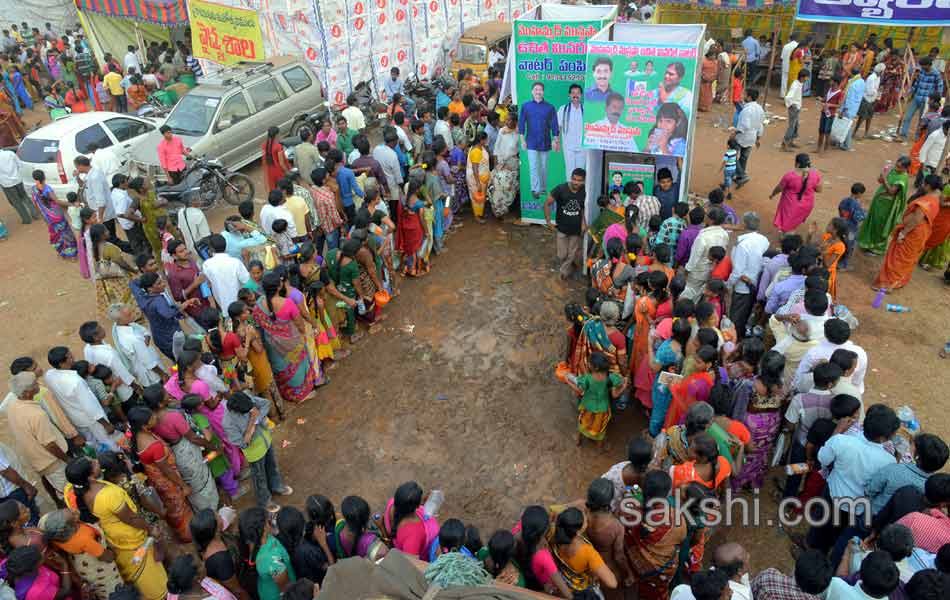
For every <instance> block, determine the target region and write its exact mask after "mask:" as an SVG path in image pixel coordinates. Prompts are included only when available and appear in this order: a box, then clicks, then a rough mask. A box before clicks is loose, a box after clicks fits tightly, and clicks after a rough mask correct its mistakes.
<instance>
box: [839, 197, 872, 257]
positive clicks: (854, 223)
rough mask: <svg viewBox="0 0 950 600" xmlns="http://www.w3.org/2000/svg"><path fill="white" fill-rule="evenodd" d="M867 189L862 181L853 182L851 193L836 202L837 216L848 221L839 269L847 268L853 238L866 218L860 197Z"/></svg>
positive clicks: (856, 235) (866, 214)
mask: <svg viewBox="0 0 950 600" xmlns="http://www.w3.org/2000/svg"><path fill="white" fill-rule="evenodd" d="M865 191H867V190H866V188H865V187H864V184H863V183H860V182H858V183H855V184H853V185H852V186H851V195H850V196H848V197H847V198H845V199H844V200H842V201H841V202H839V203H838V216H839V217H841V218H842V219H844V220H845V221H846V222H847V223H848V239H847V240H845V244H846V245H847V248H846V249H845V252H844V256H842V257H841V260H839V261H838V267H839V268H840V269H841V270H846V269H847V268H848V259H849V258H851V253H852V252H854V240H855V239H857V237H858V228H859V227H861V221H863V220H864V219H866V218H867V216H868V213H867V211H866V210H864V207H863V206H862V205H861V198H862V197H863V196H864V192H865Z"/></svg>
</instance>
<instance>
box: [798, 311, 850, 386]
mask: <svg viewBox="0 0 950 600" xmlns="http://www.w3.org/2000/svg"><path fill="white" fill-rule="evenodd" d="M850 337H851V326H850V325H848V323H847V322H845V321H843V320H841V319H828V320H827V321H826V322H825V339H823V340H821V341H819V342H818V343H817V344H816V345H815V347H814V348H812V349H811V350H809V351H808V352H807V353H806V354H805V356H804V357H803V358H802V362H801V363H799V365H798V369H797V370H796V371H795V379H794V381H793V383H792V385H793V387H794V389H802V385H803V383H804V379H803V376H804V374H805V373H808V372H810V371H812V370H813V369H814V368H815V365H817V364H818V363H820V362H824V361H827V360H828V359H829V358H831V355H832V354H834V351H835V350H837V349H838V348H844V349H845V350H850V351H852V352H854V353H855V354H857V355H858V365H857V367H855V369H854V373H852V375H851V383H853V384H854V385H855V386H856V387H857V388H858V390H859V391H860V392H861V394H864V376H865V375H866V374H867V370H868V354H867V352H865V351H864V348H862V347H861V346H858V345H857V344H855V343H854V342H852V341H850V340H849V338H850Z"/></svg>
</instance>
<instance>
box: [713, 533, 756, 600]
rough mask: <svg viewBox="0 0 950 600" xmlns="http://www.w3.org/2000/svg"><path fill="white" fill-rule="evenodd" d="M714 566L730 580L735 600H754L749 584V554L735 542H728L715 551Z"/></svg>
mask: <svg viewBox="0 0 950 600" xmlns="http://www.w3.org/2000/svg"><path fill="white" fill-rule="evenodd" d="M712 562H713V565H714V567H715V569H716V570H717V571H721V572H723V573H725V574H726V577H728V578H729V587H730V588H731V589H732V598H733V600H752V585H751V583H750V582H749V552H748V551H747V550H746V549H745V548H743V547H742V546H740V545H739V544H737V543H735V542H726V543H724V544H722V545H721V546H717V547H716V549H715V550H714V551H713V559H712Z"/></svg>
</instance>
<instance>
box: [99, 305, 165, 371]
mask: <svg viewBox="0 0 950 600" xmlns="http://www.w3.org/2000/svg"><path fill="white" fill-rule="evenodd" d="M108 317H109V319H111V320H112V322H113V323H114V325H113V326H112V341H113V342H115V349H116V350H117V351H118V353H119V355H120V356H121V358H122V361H123V365H128V368H129V370H131V371H132V375H134V376H135V380H136V381H137V382H138V384H139V385H140V386H142V387H143V388H144V387H148V386H150V385H152V384H153V383H161V382H162V380H164V379H166V378H167V373H166V371H165V367H164V365H162V361H161V359H160V358H159V357H158V352H156V351H155V346H154V345H153V344H152V340H151V336H150V335H149V332H148V329H146V328H144V327H142V326H141V325H139V324H138V323H136V322H135V316H134V314H133V313H132V308H131V307H130V306H129V305H127V304H113V305H112V306H110V307H109V309H108Z"/></svg>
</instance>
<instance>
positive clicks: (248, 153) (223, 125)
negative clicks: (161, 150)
mask: <svg viewBox="0 0 950 600" xmlns="http://www.w3.org/2000/svg"><path fill="white" fill-rule="evenodd" d="M321 103H323V92H322V91H321V89H320V80H319V79H318V78H317V76H316V75H315V74H314V73H313V71H311V70H310V67H309V66H308V65H307V63H306V62H304V61H303V60H301V59H297V58H294V57H290V56H285V57H277V58H274V59H271V60H270V61H269V62H266V63H259V62H255V63H241V64H240V65H237V66H235V67H231V68H228V69H224V70H222V71H220V72H218V73H216V74H214V75H211V76H209V77H205V78H202V79H201V83H199V84H198V86H196V87H195V88H193V89H191V90H190V91H189V92H188V93H187V94H186V95H185V96H183V97H182V98H181V99H180V100H179V101H178V104H176V105H175V108H174V110H172V112H171V114H170V115H168V119H167V120H166V121H165V124H166V125H168V126H169V127H171V128H172V131H173V132H174V133H175V135H177V136H179V137H181V139H182V141H183V142H184V144H185V146H186V147H188V148H191V150H192V153H193V154H194V155H196V156H206V155H207V156H210V157H214V158H217V159H218V160H220V161H221V162H222V163H223V164H224V166H225V167H227V168H228V169H231V170H236V169H240V168H241V167H243V166H244V165H247V164H249V163H251V162H252V161H254V160H256V159H257V158H259V157H260V156H261V153H262V152H261V146H262V145H263V143H264V140H265V139H266V137H267V128H268V127H270V126H272V125H276V126H278V127H280V130H281V133H282V134H287V133H289V132H290V127H291V124H292V123H293V122H294V118H295V117H296V116H297V115H299V114H301V113H304V112H308V111H312V110H313V109H314V108H315V107H316V106H317V105H319V104H321ZM159 141H161V134H160V133H159V132H158V131H157V130H156V131H153V132H152V133H151V134H150V135H148V136H145V137H144V138H143V139H142V140H141V141H139V142H138V143H137V144H136V145H135V147H134V148H133V149H132V167H133V170H137V171H138V172H140V173H148V174H149V175H150V176H152V177H153V178H156V179H158V180H164V179H165V173H164V171H163V170H162V168H161V166H160V165H159V162H158V150H157V148H158V142H159Z"/></svg>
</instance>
